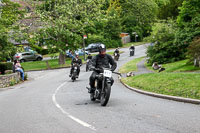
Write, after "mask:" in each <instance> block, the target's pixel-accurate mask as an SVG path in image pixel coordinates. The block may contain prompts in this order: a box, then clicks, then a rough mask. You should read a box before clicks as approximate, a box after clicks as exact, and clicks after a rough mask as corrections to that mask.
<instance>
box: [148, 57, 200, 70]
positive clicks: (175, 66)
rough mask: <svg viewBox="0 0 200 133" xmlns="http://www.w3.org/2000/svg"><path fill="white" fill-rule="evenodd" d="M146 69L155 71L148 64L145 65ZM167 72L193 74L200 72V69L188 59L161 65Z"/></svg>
mask: <svg viewBox="0 0 200 133" xmlns="http://www.w3.org/2000/svg"><path fill="white" fill-rule="evenodd" d="M145 65H146V67H147V68H148V69H150V70H153V69H152V67H151V66H150V65H148V64H145ZM161 65H162V67H164V68H165V69H166V70H165V71H164V72H193V71H200V68H199V67H195V66H193V64H192V63H189V62H188V59H186V60H181V61H177V62H173V63H168V64H161Z"/></svg>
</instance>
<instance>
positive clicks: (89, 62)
mask: <svg viewBox="0 0 200 133" xmlns="http://www.w3.org/2000/svg"><path fill="white" fill-rule="evenodd" d="M90 64H91V59H87V61H86V72H87V71H89V66H90Z"/></svg>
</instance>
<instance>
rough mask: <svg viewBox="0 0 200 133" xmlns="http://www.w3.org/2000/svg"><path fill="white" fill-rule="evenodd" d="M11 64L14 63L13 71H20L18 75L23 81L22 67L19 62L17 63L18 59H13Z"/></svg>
mask: <svg viewBox="0 0 200 133" xmlns="http://www.w3.org/2000/svg"><path fill="white" fill-rule="evenodd" d="M13 65H14V69H15V71H18V72H20V76H21V78H22V81H24V71H23V69H22V66H21V64H20V63H19V60H14V64H13Z"/></svg>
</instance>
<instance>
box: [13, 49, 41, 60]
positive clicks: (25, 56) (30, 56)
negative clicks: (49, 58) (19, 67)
mask: <svg viewBox="0 0 200 133" xmlns="http://www.w3.org/2000/svg"><path fill="white" fill-rule="evenodd" d="M13 59H14V60H19V61H20V62H26V61H41V60H42V59H43V57H42V55H40V54H38V53H37V52H35V51H31V52H22V53H16V54H15V55H14V57H13Z"/></svg>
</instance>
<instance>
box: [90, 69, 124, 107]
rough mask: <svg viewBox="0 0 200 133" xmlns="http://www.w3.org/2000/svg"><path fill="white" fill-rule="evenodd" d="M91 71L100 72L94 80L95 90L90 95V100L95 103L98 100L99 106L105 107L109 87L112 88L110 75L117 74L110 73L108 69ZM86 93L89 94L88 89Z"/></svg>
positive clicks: (109, 90)
mask: <svg viewBox="0 0 200 133" xmlns="http://www.w3.org/2000/svg"><path fill="white" fill-rule="evenodd" d="M93 71H101V73H99V74H98V75H96V78H95V90H94V93H90V100H91V101H95V100H96V99H97V100H100V102H101V106H106V105H107V103H108V101H109V98H110V93H111V86H112V73H115V74H119V75H121V74H120V73H117V72H112V71H110V69H107V68H103V69H99V68H93ZM87 89H88V91H89V92H90V89H91V88H89V87H87Z"/></svg>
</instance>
